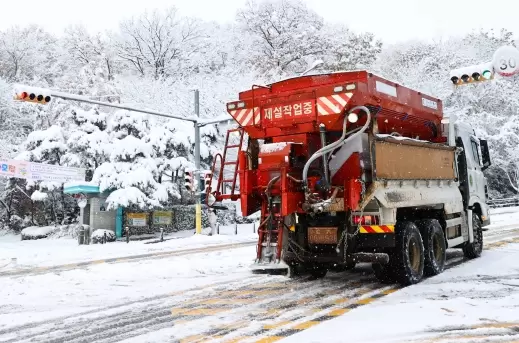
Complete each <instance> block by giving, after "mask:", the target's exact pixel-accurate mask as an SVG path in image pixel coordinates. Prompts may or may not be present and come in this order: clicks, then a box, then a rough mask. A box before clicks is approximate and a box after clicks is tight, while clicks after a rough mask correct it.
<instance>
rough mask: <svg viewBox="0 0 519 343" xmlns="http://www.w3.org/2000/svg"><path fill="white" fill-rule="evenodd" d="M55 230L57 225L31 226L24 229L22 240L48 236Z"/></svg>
mask: <svg viewBox="0 0 519 343" xmlns="http://www.w3.org/2000/svg"><path fill="white" fill-rule="evenodd" d="M54 230H56V227H55V226H29V227H26V228H25V229H23V230H22V232H21V234H22V241H23V240H26V239H40V238H46V237H48V236H49V235H50V234H51V233H52V232H53V231H54Z"/></svg>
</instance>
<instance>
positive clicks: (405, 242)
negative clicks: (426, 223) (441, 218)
mask: <svg viewBox="0 0 519 343" xmlns="http://www.w3.org/2000/svg"><path fill="white" fill-rule="evenodd" d="M395 243H396V244H395V248H394V252H393V254H392V255H391V256H390V263H391V264H392V265H393V268H394V274H395V280H396V282H398V283H400V284H401V285H404V286H407V285H412V284H416V283H418V282H420V281H422V279H423V270H424V264H425V263H424V260H425V257H424V246H423V241H422V235H421V234H420V230H418V228H417V227H416V225H415V224H414V223H413V222H403V223H402V224H400V225H398V226H397V231H396V237H395ZM391 260H392V261H391Z"/></svg>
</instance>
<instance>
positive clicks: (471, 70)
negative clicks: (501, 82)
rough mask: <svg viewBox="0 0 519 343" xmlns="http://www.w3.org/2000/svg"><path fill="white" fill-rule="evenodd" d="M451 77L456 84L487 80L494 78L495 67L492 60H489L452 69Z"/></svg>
mask: <svg viewBox="0 0 519 343" xmlns="http://www.w3.org/2000/svg"><path fill="white" fill-rule="evenodd" d="M450 77H451V82H452V83H453V84H454V85H455V86H461V85H467V84H470V83H477V82H486V81H490V80H493V79H494V67H493V65H492V62H488V63H483V64H478V65H474V66H470V67H466V68H460V69H455V70H452V71H451V74H450Z"/></svg>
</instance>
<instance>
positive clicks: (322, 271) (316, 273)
mask: <svg viewBox="0 0 519 343" xmlns="http://www.w3.org/2000/svg"><path fill="white" fill-rule="evenodd" d="M306 270H307V271H308V273H310V275H311V276H312V277H313V278H315V279H322V278H323V277H325V276H326V273H328V268H326V267H325V266H322V265H319V264H313V265H309V266H308V267H307V268H306Z"/></svg>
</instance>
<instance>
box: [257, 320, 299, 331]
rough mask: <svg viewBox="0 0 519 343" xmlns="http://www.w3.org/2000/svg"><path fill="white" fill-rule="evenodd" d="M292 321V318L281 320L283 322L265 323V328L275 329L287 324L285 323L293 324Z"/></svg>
mask: <svg viewBox="0 0 519 343" xmlns="http://www.w3.org/2000/svg"><path fill="white" fill-rule="evenodd" d="M291 323H292V322H291V321H290V320H284V321H281V322H277V323H275V324H265V325H263V329H265V330H273V329H277V328H279V327H281V326H285V325H288V324H291Z"/></svg>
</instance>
